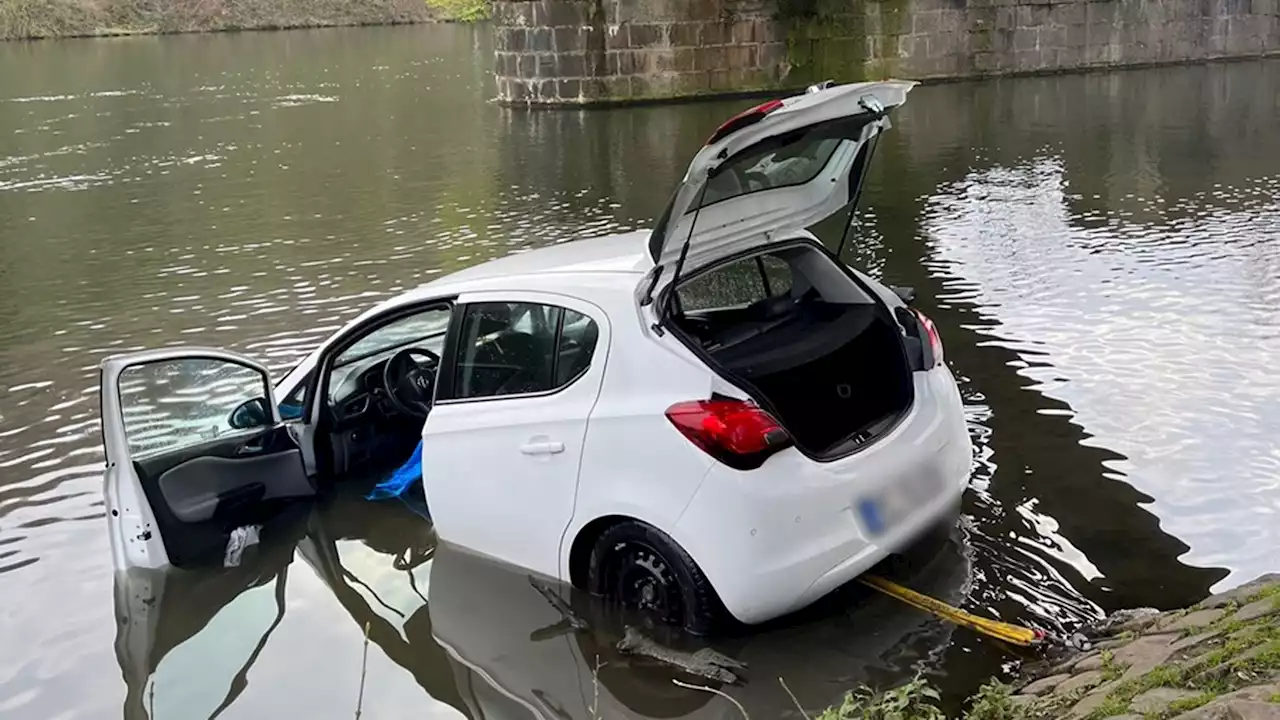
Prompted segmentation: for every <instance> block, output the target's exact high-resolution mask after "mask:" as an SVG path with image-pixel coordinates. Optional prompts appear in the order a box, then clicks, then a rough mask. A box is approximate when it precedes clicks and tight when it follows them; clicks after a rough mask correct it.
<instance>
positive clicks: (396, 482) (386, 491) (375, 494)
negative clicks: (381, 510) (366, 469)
mask: <svg viewBox="0 0 1280 720" xmlns="http://www.w3.org/2000/svg"><path fill="white" fill-rule="evenodd" d="M421 480H422V441H421V440H419V441H418V445H417V447H415V448H414V449H413V454H412V455H410V456H409V459H408V460H407V461H405V463H404V464H403V465H401V466H400V467H398V468H396V471H395V472H393V473H391V475H390V476H388V477H387V479H386V480H383V481H382V482H380V483H378V484H377V485H375V486H374V487H373V490H371V491H369V494H368V495H366V496H365V499H367V500H385V499H386V498H393V497H400V496H401V495H403V494H404V492H405V491H406V490H408V489H409V488H410V487H411V486H412V485H413V484H414V483H416V482H419V481H421Z"/></svg>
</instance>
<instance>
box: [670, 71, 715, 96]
mask: <svg viewBox="0 0 1280 720" xmlns="http://www.w3.org/2000/svg"><path fill="white" fill-rule="evenodd" d="M710 91H711V81H710V80H709V79H708V78H707V74H706V73H700V72H687V73H679V74H677V75H676V76H675V92H676V94H677V95H680V96H683V97H689V96H694V95H705V94H707V93H708V92H710Z"/></svg>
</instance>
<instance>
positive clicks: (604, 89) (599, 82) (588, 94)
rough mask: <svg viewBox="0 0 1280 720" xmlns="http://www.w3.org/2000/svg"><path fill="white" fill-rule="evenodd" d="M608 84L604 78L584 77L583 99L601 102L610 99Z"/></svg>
mask: <svg viewBox="0 0 1280 720" xmlns="http://www.w3.org/2000/svg"><path fill="white" fill-rule="evenodd" d="M608 99H609V92H608V85H607V84H606V82H605V79H604V78H583V80H582V101H583V102H599V101H601V100H608Z"/></svg>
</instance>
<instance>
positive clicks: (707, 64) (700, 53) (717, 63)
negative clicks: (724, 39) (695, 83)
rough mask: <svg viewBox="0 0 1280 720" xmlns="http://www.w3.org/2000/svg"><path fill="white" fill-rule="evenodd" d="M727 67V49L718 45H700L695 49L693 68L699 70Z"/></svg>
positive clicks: (724, 68)
mask: <svg viewBox="0 0 1280 720" xmlns="http://www.w3.org/2000/svg"><path fill="white" fill-rule="evenodd" d="M728 67H729V60H728V49H727V48H726V47H724V46H720V47H701V48H698V49H697V55H696V59H695V69H696V70H698V71H700V72H709V71H714V70H727V69H728Z"/></svg>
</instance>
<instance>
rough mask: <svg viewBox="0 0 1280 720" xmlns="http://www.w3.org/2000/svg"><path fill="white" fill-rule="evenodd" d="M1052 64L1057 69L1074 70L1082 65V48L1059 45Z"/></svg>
mask: <svg viewBox="0 0 1280 720" xmlns="http://www.w3.org/2000/svg"><path fill="white" fill-rule="evenodd" d="M1054 52H1055V56H1054V62H1053V66H1054V68H1056V69H1059V70H1074V69H1077V68H1081V67H1084V64H1085V62H1084V48H1083V47H1079V46H1074V47H1060V48H1057V49H1056V50H1055V51H1054Z"/></svg>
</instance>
